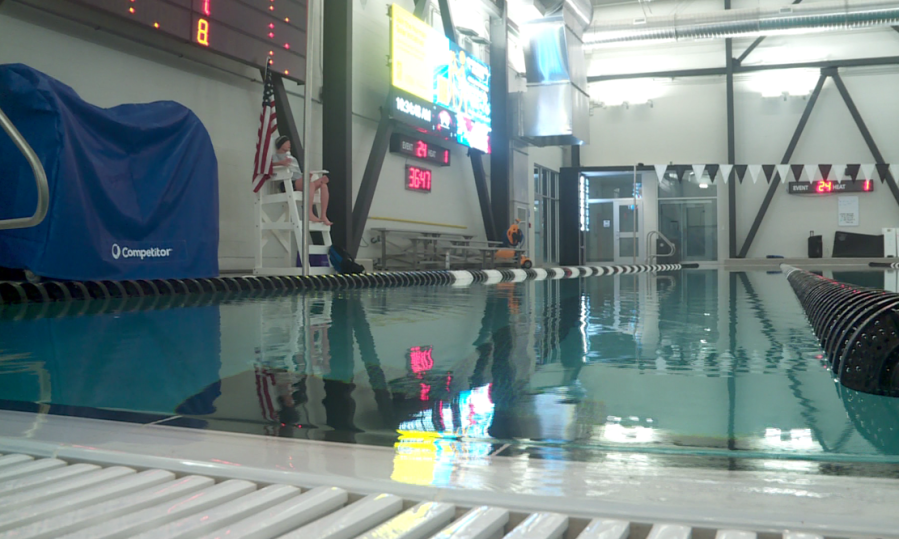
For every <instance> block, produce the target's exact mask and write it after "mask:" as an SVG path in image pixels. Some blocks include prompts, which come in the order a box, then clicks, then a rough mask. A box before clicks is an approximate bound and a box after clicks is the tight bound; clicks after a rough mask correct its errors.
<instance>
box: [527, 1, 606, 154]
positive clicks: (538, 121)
mask: <svg viewBox="0 0 899 539" xmlns="http://www.w3.org/2000/svg"><path fill="white" fill-rule="evenodd" d="M535 6H536V7H537V8H538V9H540V10H543V12H544V13H546V14H550V16H548V17H544V18H542V19H537V20H534V21H530V22H527V23H525V24H524V25H523V26H522V36H523V41H524V55H525V69H526V72H527V92H526V93H525V95H524V99H523V107H524V113H523V120H524V121H523V125H522V133H521V138H523V139H524V140H526V141H528V142H529V143H531V144H533V145H535V146H571V145H580V144H586V143H587V142H589V134H590V125H589V116H590V97H589V95H588V94H587V66H586V60H585V57H584V43H583V40H582V38H581V36H582V35H583V31H584V29H585V28H586V27H587V26H588V25H589V23H590V21H591V20H592V18H593V5H592V4H591V3H590V0H564V1H562V0H555V1H554V0H535Z"/></svg>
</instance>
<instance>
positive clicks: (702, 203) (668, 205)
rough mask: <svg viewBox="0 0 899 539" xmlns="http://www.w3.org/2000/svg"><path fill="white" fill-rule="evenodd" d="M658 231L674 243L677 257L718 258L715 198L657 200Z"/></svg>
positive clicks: (685, 258) (687, 258)
mask: <svg viewBox="0 0 899 539" xmlns="http://www.w3.org/2000/svg"><path fill="white" fill-rule="evenodd" d="M659 231H660V232H661V233H662V234H664V235H665V237H667V238H668V239H669V240H671V242H672V243H674V244H675V246H676V247H677V258H678V259H679V260H682V261H684V262H699V261H709V260H718V208H717V201H715V200H703V199H696V200H677V201H674V200H672V201H660V202H659Z"/></svg>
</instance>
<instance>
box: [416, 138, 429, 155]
mask: <svg viewBox="0 0 899 539" xmlns="http://www.w3.org/2000/svg"><path fill="white" fill-rule="evenodd" d="M415 157H421V158H422V159H427V158H428V145H427V143H425V142H422V141H420V140H416V141H415Z"/></svg>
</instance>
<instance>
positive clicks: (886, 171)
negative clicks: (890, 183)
mask: <svg viewBox="0 0 899 539" xmlns="http://www.w3.org/2000/svg"><path fill="white" fill-rule="evenodd" d="M877 173H878V174H880V183H883V182H885V181H887V176H889V175H890V165H884V164H880V165H877Z"/></svg>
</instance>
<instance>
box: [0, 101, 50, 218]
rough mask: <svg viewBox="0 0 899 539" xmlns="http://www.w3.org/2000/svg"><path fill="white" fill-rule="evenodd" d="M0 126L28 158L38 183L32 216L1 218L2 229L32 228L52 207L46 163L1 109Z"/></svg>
mask: <svg viewBox="0 0 899 539" xmlns="http://www.w3.org/2000/svg"><path fill="white" fill-rule="evenodd" d="M0 126H3V130H4V131H6V134H8V135H9V138H11V139H12V141H13V143H14V144H15V145H16V147H17V148H19V151H20V152H22V155H24V156H25V159H27V160H28V164H29V165H31V170H32V171H33V172H34V181H35V183H36V184H37V209H35V211H34V215H32V216H31V217H19V218H16V219H0V230H12V229H18V228H31V227H35V226H37V225H39V224H41V223H42V222H43V220H44V218H45V217H46V216H47V210H49V208H50V186H49V185H48V184H47V173H46V172H45V171H44V165H42V164H41V160H40V159H39V158H38V156H37V154H36V153H34V150H33V149H32V148H31V146H29V145H28V141H26V140H25V137H23V136H22V134H21V133H19V131H18V130H17V129H16V126H14V125H13V123H12V121H11V120H10V119H9V118H8V117H7V116H6V114H4V113H3V110H2V109H0Z"/></svg>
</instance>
